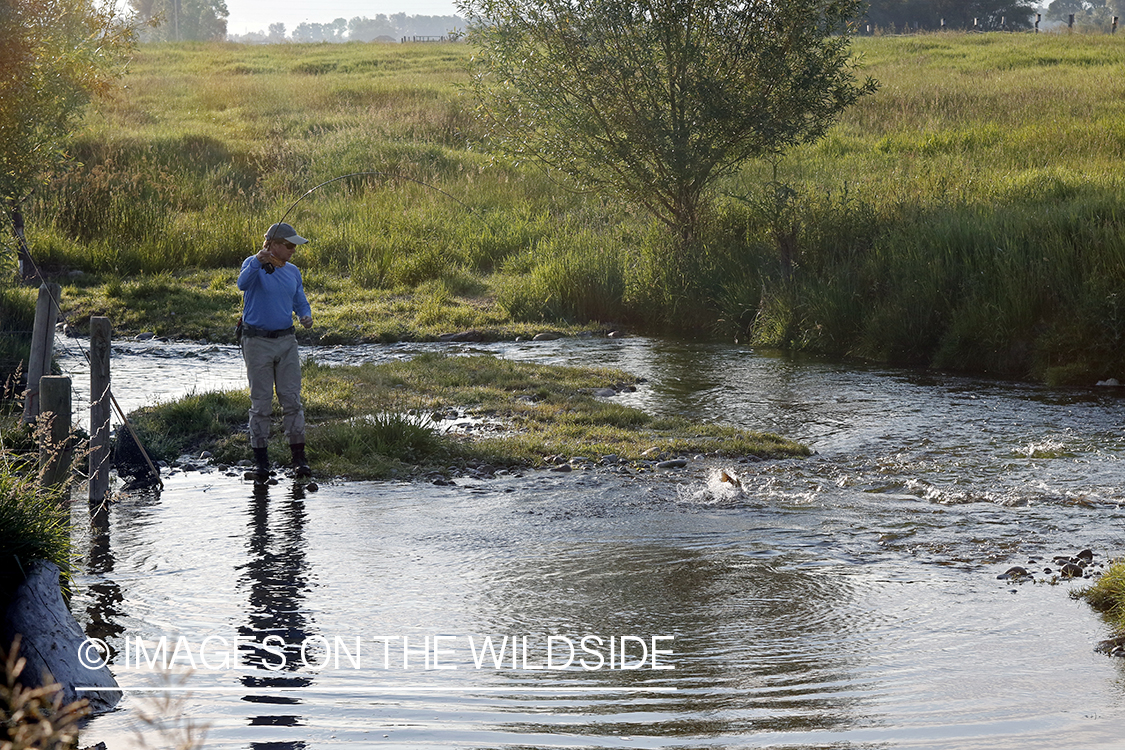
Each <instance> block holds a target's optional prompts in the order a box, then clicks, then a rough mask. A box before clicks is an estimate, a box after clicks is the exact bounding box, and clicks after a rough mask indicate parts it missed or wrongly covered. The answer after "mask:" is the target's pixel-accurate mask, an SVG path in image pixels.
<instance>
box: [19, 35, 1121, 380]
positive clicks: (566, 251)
mask: <svg viewBox="0 0 1125 750" xmlns="http://www.w3.org/2000/svg"><path fill="white" fill-rule="evenodd" d="M855 50H856V52H857V53H858V54H859V55H860V57H861V59H862V61H863V63H864V69H863V72H864V73H867V74H870V75H872V76H874V77H875V78H876V79H877V80H879V82H880V84H881V88H880V90H879V92H878V93H877V94H875V95H874V96H871V97H868V98H867V99H865V100H863V101H861V102H860V104H859V105H857V106H856V107H854V108H853V109H852V110H850V111H849V112H848V113H847V114H846V116H845V117H844V119H843V120H842V121H841V122H840V123H839V124H838V125H837V126H836V127H835V128H834V129H833V130H832V131H831V132H830V134H829V135H828V136H827V137H826V138H825V139H823V140H822V141H821V142H820V143H818V144H816V145H813V146H809V147H804V148H800V149H796V150H793V151H791V152H790V153H789V154H787V155H786V156H785V157H784V158H782V159H780V160H779V161H778V162H777V163H776V164H766V163H757V164H750V165H747V167H746V169H744V170H743V171H742V172H741V173H739V174H738V175H735V176H734V177H732V178H730V179H729V180H728V181H727V183H726V184H724V185H723V186H722V190H721V194H720V195H719V196H717V199H716V201H715V205H714V211H713V213H712V215H711V216H710V223H709V225H708V227H707V229H706V232H705V238H704V242H703V244H702V246H701V248H700V249H699V251H698V252H696V253H692V254H691V255H690V257H677V255H676V252H675V249H674V245H673V244H671V243H670V242H668V240H667V238H666V237H664V235H663V234H662V232H661V230H660V228H659V227H658V226H656V225H655V224H654V223H653V222H652V221H651V220H650V219H649V218H648V217H647V216H646V215H644V214H643V213H642V212H640V211H638V210H636V209H634V208H632V207H630V206H628V205H624V204H623V203H622V202H621V201H619V200H617V199H615V198H614V197H613V196H597V195H589V194H576V193H572V192H568V191H566V190H564V189H563V188H561V187H560V186H558V185H556V184H555V183H553V182H552V181H551V180H550V179H549V177H548V176H546V175H544V174H543V173H542V172H540V171H539V170H537V169H536V168H535V167H534V166H533V165H529V164H521V165H513V164H509V163H507V162H505V161H503V160H502V159H499V158H498V157H496V156H495V155H494V154H493V153H491V152H490V149H489V145H488V141H487V139H486V137H485V134H484V133H483V132H482V131H481V130H480V127H479V125H478V124H477V122H476V121H475V119H474V117H473V103H472V101H470V100H469V99H468V98H466V97H465V96H462V94H461V90H460V88H459V86H460V84H461V83H462V82H463V81H464V80H465V76H466V73H465V66H466V64H467V61H468V59H469V57H470V55H471V54H472V50H471V48H469V47H468V46H465V45H421V44H419V45H375V44H370V45H369V44H344V45H272V46H258V47H254V46H240V45H230V44H219V45H198V44H182V45H167V44H160V45H146V46H142V47H141V48H140V50H139V53H138V55H137V57H136V59H135V60H134V61H133V63H132V64H131V65H130V68H129V73H128V75H127V76H126V77H125V79H124V80H123V86H122V88H121V89H120V90H119V91H118V92H117V93H116V94H115V95H114V96H113V98H112V99H111V100H108V101H105V102H101V103H99V104H98V106H97V107H96V108H95V109H92V110H91V111H90V113H89V115H88V117H87V118H86V120H85V122H84V125H83V129H82V131H81V132H80V133H78V134H77V135H76V137H75V140H74V145H73V153H74V157H75V159H76V160H77V161H78V162H79V163H80V165H79V166H76V167H75V168H74V169H72V170H70V171H69V172H67V173H66V174H60V175H58V176H56V178H55V179H54V180H53V182H52V184H51V186H49V188H45V189H43V190H41V191H39V193H37V198H36V202H35V203H34V205H33V206H32V207H31V210H29V211H28V220H29V228H28V233H29V240H30V242H31V245H32V249H33V250H34V251H35V252H36V254H37V255H38V256H39V257H40V258H41V259H42V261H43V264H44V267H45V268H47V269H49V270H51V271H54V272H60V271H73V270H81V271H84V272H86V273H85V274H84V275H81V276H73V275H72V276H65V277H63V279H62V280H63V281H64V283H65V285H66V287H65V290H64V300H65V302H64V304H65V305H66V306H67V307H68V313H69V315H70V317H71V318H72V320H74V321H76V322H78V323H81V321H83V320H85V318H86V317H87V316H88V315H90V314H107V315H109V316H110V317H111V318H112V319H113V321H114V325H115V328H116V329H117V331H118V332H119V334H125V333H129V332H136V331H141V330H153V331H155V332H157V333H159V334H163V335H171V336H183V337H192V338H210V339H213V340H223V339H229V337H230V333H231V328H232V325H233V321H234V319H235V318H236V317H237V314H238V306H239V297H238V294H237V292H236V291H235V289H234V279H235V275H236V272H237V269H238V266H239V265H240V263H241V261H242V260H243V258H245V257H246V256H247V255H249V254H250V253H252V252H253V251H254V250H255V249H256V247H257V246H258V244H259V243H260V237H261V234H262V232H263V231H264V230H265V228H266V226H268V225H269V224H270V223H272V222H273V221H277V220H278V219H280V218H281V216H282V215H283V214H285V212H286V210H287V209H288V208H289V207H290V206H291V205H292V204H293V202H294V201H296V200H297V199H298V198H300V197H301V195H302V194H303V193H304V192H305V191H306V190H308V189H309V188H311V187H312V186H314V185H316V184H318V183H320V182H322V181H324V180H329V179H332V178H334V177H337V176H339V175H342V174H346V173H348V172H355V171H374V172H379V173H380V174H375V175H367V176H363V177H355V178H348V179H345V180H340V181H339V182H336V183H333V184H331V185H328V186H326V187H324V188H322V189H321V190H318V191H317V192H316V193H314V194H312V195H310V196H308V197H307V198H305V199H304V200H302V201H301V202H300V203H298V204H297V206H296V207H295V208H294V209H293V210H292V212H291V213H290V214H289V216H288V220H289V221H291V223H293V224H294V225H296V226H297V228H298V230H299V231H301V232H302V233H303V234H305V236H307V237H310V238H312V239H313V240H314V242H313V243H311V244H310V245H308V246H306V247H303V248H302V249H301V250H300V251H299V254H298V256H297V258H295V261H296V262H297V264H298V265H299V266H300V267H301V268H302V270H303V271H304V273H305V277H306V288H307V290H308V292H309V294H310V299H311V301H312V303H313V307H314V312H315V314H316V319H317V328H316V329H315V330H316V336H317V337H319V339H320V340H322V341H324V342H326V343H327V342H337V341H353V340H369V341H371V340H397V339H412V338H417V339H424V338H432V337H434V336H437V335H440V334H441V333H445V332H451V331H456V330H461V329H466V328H477V329H481V330H484V331H486V332H487V333H488V334H489V335H493V336H497V337H511V336H516V335H523V334H526V333H530V332H532V331H535V330H539V329H542V328H544V327H551V328H557V329H560V330H564V331H565V330H574V329H577V328H583V327H585V328H589V327H595V326H597V325H599V324H609V323H614V324H624V325H630V326H632V327H634V328H637V329H641V330H649V331H663V332H685V333H691V334H693V335H699V334H700V333H703V334H705V335H715V336H722V337H728V338H735V337H737V338H739V339H740V340H743V341H752V342H755V343H756V344H758V345H761V346H767V347H783V348H792V349H804V350H809V351H817V352H822V353H826V354H830V355H834V356H844V357H861V358H867V359H875V360H880V361H886V362H891V363H901V364H910V365H926V366H933V367H941V368H951V369H960V370H967V371H975V372H991V373H996V374H1002V375H1006V376H1014V377H1021V378H1034V379H1040V380H1046V381H1049V382H1056V383H1079V384H1092V383H1093V382H1095V381H1096V380H1098V379H1102V378H1106V377H1114V376H1116V377H1123V378H1125V357H1123V355H1122V348H1121V344H1122V339H1123V338H1125V309H1122V301H1121V300H1119V298H1118V290H1119V289H1121V288H1122V282H1123V281H1125V263H1123V258H1125V241H1123V239H1122V232H1121V220H1122V217H1121V216H1120V213H1121V211H1120V206H1121V205H1122V197H1123V187H1122V181H1121V178H1120V176H1119V169H1120V165H1121V163H1122V156H1123V151H1125V117H1123V109H1125V96H1123V93H1125V84H1122V81H1123V80H1125V38H1120V37H1117V36H1095V35H1078V34H1075V35H1065V34H1057V35H1056V34H1039V35H1035V34H975V35H969V34H933V35H921V36H906V37H874V38H859V39H856V41H855ZM775 170H776V175H777V178H778V180H779V181H780V182H782V183H784V184H785V186H786V187H787V188H788V189H787V190H772V189H771V188H769V187H768V186H767V183H769V182H770V180H771V179H772V178H773V176H774V174H775ZM422 183H424V184H422ZM779 237H782V238H785V237H788V238H789V239H790V241H792V242H794V243H795V247H796V253H795V265H794V266H793V269H792V273H791V274H788V275H786V274H782V272H781V264H780V262H779V260H778V238H779ZM5 283H8V282H5Z"/></svg>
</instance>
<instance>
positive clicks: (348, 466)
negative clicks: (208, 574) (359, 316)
mask: <svg viewBox="0 0 1125 750" xmlns="http://www.w3.org/2000/svg"><path fill="white" fill-rule="evenodd" d="M303 373H304V384H303V385H304V387H303V392H304V394H305V417H306V422H307V444H308V456H309V459H310V461H311V462H312V466H313V469H314V471H315V472H316V473H318V474H322V475H324V474H331V475H339V476H346V477H350V478H354V479H384V478H389V477H394V476H399V477H401V476H404V475H407V474H420V473H423V472H429V471H441V472H445V471H447V470H448V469H449V468H450V467H451V466H452V467H463V466H467V465H469V464H470V463H474V462H475V463H482V462H486V463H488V464H490V465H493V466H496V467H517V466H524V467H529V466H542V465H545V464H546V463H548V462H549V459H550V457H552V456H556V455H564V456H568V457H569V456H587V457H591V458H599V457H601V456H604V455H611V454H612V455H616V456H618V457H620V458H622V459H625V460H627V461H628V460H632V461H642V460H645V459H646V458H649V457H651V456H654V455H661V454H675V455H686V454H694V453H709V454H721V455H724V456H728V457H741V456H749V455H753V456H758V457H762V458H777V457H783V456H803V455H808V453H809V451H808V449H807V448H806V447H804V446H802V445H799V444H797V443H794V442H792V441H789V440H785V439H784V438H780V437H778V436H776V435H770V434H767V433H759V432H752V431H747V430H741V429H737V428H734V427H730V426H727V425H714V424H702V423H697V422H692V421H690V420H686V419H681V418H676V417H671V418H669V417H654V416H652V415H650V414H647V413H645V412H643V411H641V410H640V409H634V408H631V407H627V406H623V405H621V404H618V403H614V402H612V401H608V400H605V399H603V398H598V397H596V396H595V395H594V392H595V391H596V390H597V389H601V388H612V387H618V388H623V387H628V386H630V385H633V384H634V383H635V382H636V378H635V377H633V376H631V375H629V374H627V373H623V372H620V371H616V370H611V369H605V368H575V367H555V366H548V365H539V364H531V363H526V362H513V361H510V360H503V359H498V358H496V357H491V356H469V357H462V356H447V355H441V354H423V355H420V356H418V357H415V358H414V359H411V360H408V361H394V362H389V363H385V364H363V365H358V366H344V367H329V366H325V365H321V364H317V363H316V362H312V361H306V363H305V365H304V370H303ZM248 408H249V398H248V396H247V395H246V393H245V392H244V391H243V392H225V393H214V394H202V395H191V396H187V397H185V398H183V399H180V400H179V401H175V402H171V403H168V404H161V405H157V406H152V407H146V408H144V409H141V410H138V411H137V412H134V414H133V418H134V422H135V425H136V427H137V429H138V432H139V433H140V434H141V436H142V441H151V444H152V445H153V446H154V447H156V452H157V453H158V455H160V456H161V457H164V458H167V457H173V456H177V455H180V454H181V453H184V452H189V451H199V450H211V451H212V453H213V454H214V457H215V459H216V460H217V461H222V462H228V463H234V462H237V461H239V460H243V459H248V458H249V455H250V448H249V441H248V439H247V437H246V410H247V409H248ZM450 412H455V413H456V414H457V415H458V419H459V420H460V419H467V420H470V421H475V422H476V423H477V424H478V425H480V426H481V429H479V430H474V431H471V432H469V433H464V434H463V433H455V432H453V431H450V430H446V431H440V430H439V429H438V428H437V425H438V423H439V421H440V420H441V419H442V417H443V416H444V415H446V414H448V413H450ZM274 413H275V415H277V418H278V420H280V416H279V415H280V410H279V409H275V412H274ZM279 427H280V425H275V429H274V436H275V437H274V439H273V441H272V443H271V454H272V455H273V456H275V457H279V456H287V452H286V446H285V443H284V436H283V435H281V434H280V429H279ZM148 444H149V443H148V442H146V445H148Z"/></svg>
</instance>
